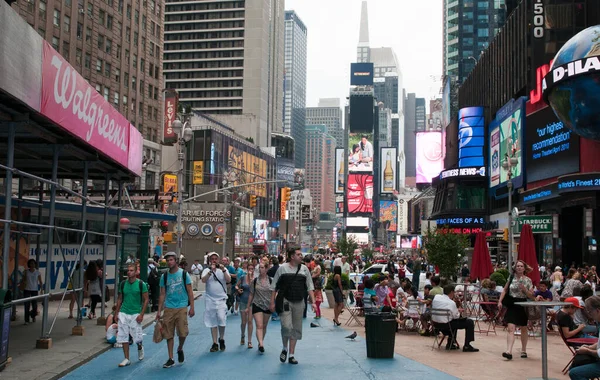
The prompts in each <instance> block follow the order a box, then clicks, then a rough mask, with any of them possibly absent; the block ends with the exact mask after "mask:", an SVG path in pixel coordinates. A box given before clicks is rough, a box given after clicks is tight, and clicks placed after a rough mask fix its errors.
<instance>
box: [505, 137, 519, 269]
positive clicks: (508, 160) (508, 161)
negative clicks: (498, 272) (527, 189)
mask: <svg viewBox="0 0 600 380" xmlns="http://www.w3.org/2000/svg"><path fill="white" fill-rule="evenodd" d="M510 140H511V139H510V138H509V142H508V143H509V146H511V145H512V141H510ZM511 149H512V148H511ZM518 164H519V160H518V159H517V158H516V157H514V151H513V152H511V155H510V156H509V155H508V153H506V154H505V155H504V161H503V162H502V168H503V169H504V170H506V171H507V174H506V176H507V177H508V181H507V182H506V187H507V189H508V257H507V260H506V264H507V266H508V270H511V269H512V263H513V229H512V222H513V214H512V213H513V210H512V191H513V183H512V175H513V174H512V169H513V168H514V167H516V166H517V165H518Z"/></svg>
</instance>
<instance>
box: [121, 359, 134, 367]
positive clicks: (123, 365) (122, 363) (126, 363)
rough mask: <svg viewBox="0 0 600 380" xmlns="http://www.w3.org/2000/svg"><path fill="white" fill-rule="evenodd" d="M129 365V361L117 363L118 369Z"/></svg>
mask: <svg viewBox="0 0 600 380" xmlns="http://www.w3.org/2000/svg"><path fill="white" fill-rule="evenodd" d="M130 364H131V362H130V361H129V359H123V361H122V362H121V363H119V367H127V366H128V365H130Z"/></svg>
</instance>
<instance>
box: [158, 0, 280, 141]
mask: <svg viewBox="0 0 600 380" xmlns="http://www.w3.org/2000/svg"><path fill="white" fill-rule="evenodd" d="M283 28H284V9H283V2H281V1H275V2H269V1H264V0H247V1H231V0H198V1H194V2H180V1H175V0H166V9H165V41H164V44H165V55H164V69H165V70H164V72H165V87H166V88H171V89H175V90H177V91H178V92H179V100H180V102H181V103H184V104H187V105H189V106H191V107H192V108H193V109H194V110H196V111H200V112H202V113H206V114H210V115H211V117H213V118H215V119H217V120H219V121H221V122H223V123H224V124H227V125H229V126H231V127H232V128H233V129H234V130H235V131H236V132H237V133H239V134H240V135H242V136H244V137H246V138H251V139H252V140H253V141H254V142H255V143H256V144H257V145H260V146H268V144H269V142H270V140H271V139H270V133H271V132H282V131H283V129H282V117H281V115H282V114H283V111H282V107H283V103H282V101H281V99H283V42H284V38H283V37H284V32H283Z"/></svg>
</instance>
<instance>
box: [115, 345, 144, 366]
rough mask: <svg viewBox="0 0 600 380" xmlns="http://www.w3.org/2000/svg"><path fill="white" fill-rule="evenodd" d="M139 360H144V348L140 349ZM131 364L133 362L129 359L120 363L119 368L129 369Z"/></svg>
mask: <svg viewBox="0 0 600 380" xmlns="http://www.w3.org/2000/svg"><path fill="white" fill-rule="evenodd" d="M138 359H139V360H144V347H142V348H140V349H138ZM130 364H131V361H130V360H129V359H123V361H122V362H121V363H119V367H127V366H128V365H130Z"/></svg>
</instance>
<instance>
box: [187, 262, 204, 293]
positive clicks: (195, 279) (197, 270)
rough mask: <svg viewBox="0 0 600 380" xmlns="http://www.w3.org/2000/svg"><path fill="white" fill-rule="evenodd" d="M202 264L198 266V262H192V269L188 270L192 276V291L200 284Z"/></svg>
mask: <svg viewBox="0 0 600 380" xmlns="http://www.w3.org/2000/svg"><path fill="white" fill-rule="evenodd" d="M203 269H204V268H202V264H200V260H198V259H196V260H194V263H193V264H192V267H191V268H190V273H191V274H192V289H194V290H196V291H197V290H198V284H199V283H200V277H201V275H202V270H203Z"/></svg>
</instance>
